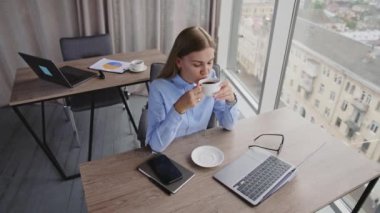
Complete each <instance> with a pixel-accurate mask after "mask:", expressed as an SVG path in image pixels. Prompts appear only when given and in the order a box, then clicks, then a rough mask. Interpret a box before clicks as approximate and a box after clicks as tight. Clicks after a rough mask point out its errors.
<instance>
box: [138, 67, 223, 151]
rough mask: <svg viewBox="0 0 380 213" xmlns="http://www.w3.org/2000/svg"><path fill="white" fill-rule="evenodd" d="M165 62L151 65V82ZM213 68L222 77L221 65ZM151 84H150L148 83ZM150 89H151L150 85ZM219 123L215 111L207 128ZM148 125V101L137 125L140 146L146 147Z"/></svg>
mask: <svg viewBox="0 0 380 213" xmlns="http://www.w3.org/2000/svg"><path fill="white" fill-rule="evenodd" d="M164 65H165V64H164V63H153V64H152V65H151V66H150V79H149V83H151V82H152V81H153V80H154V79H156V78H157V76H158V75H159V74H160V72H161V70H162V69H163V68H164ZM213 69H214V70H215V72H216V76H217V77H218V79H220V66H219V65H218V64H214V66H213ZM148 85H149V84H148ZM147 88H148V91H149V87H147ZM217 125H218V121H217V119H216V116H215V113H212V114H211V117H210V121H209V123H208V125H207V129H210V128H213V127H216V126H217ZM147 127H148V103H146V105H145V106H144V107H143V108H142V111H141V116H140V121H139V125H138V127H137V139H138V140H139V141H140V146H141V147H145V146H146V143H145V140H146V129H147Z"/></svg>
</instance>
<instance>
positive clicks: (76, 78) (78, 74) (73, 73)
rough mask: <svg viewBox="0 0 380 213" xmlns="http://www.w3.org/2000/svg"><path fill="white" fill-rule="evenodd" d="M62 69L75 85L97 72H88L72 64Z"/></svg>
mask: <svg viewBox="0 0 380 213" xmlns="http://www.w3.org/2000/svg"><path fill="white" fill-rule="evenodd" d="M60 70H61V72H62V73H63V74H64V75H65V77H66V79H67V80H68V81H69V82H70V83H71V84H72V85H75V84H77V83H79V82H81V81H83V80H85V79H87V78H90V77H92V76H94V75H95V73H92V72H87V71H84V70H81V69H77V68H74V67H70V66H64V67H61V68H60Z"/></svg>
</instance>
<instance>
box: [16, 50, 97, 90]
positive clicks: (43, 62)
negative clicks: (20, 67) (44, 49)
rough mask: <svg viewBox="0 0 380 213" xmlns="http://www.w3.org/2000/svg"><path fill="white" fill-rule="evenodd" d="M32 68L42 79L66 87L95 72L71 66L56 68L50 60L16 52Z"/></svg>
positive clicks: (81, 80)
mask: <svg viewBox="0 0 380 213" xmlns="http://www.w3.org/2000/svg"><path fill="white" fill-rule="evenodd" d="M18 54H19V55H20V56H21V57H22V58H23V59H24V60H25V62H26V63H27V64H28V65H29V66H30V68H32V70H33V71H34V72H35V73H36V74H37V75H38V77H40V78H41V79H43V80H46V81H50V82H54V83H57V84H60V85H63V86H66V87H74V86H76V85H77V84H79V83H82V82H84V81H86V80H88V79H90V78H91V77H94V76H96V73H93V72H89V71H84V70H81V69H77V68H75V67H71V66H64V67H61V68H58V67H57V66H56V65H55V64H54V63H53V62H52V61H51V60H48V59H44V58H39V57H36V56H32V55H28V54H25V53H21V52H19V53H18Z"/></svg>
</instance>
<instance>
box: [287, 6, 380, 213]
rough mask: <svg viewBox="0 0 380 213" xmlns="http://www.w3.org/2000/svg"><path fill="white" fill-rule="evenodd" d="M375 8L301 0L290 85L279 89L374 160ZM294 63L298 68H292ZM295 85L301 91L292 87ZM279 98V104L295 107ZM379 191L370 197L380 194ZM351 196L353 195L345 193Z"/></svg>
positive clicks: (379, 117)
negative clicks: (295, 69)
mask: <svg viewBox="0 0 380 213" xmlns="http://www.w3.org/2000/svg"><path fill="white" fill-rule="evenodd" d="M379 10H380V4H379V2H378V1H300V4H299V8H298V14H297V18H296V23H295V28H294V33H293V38H292V43H291V47H290V51H289V57H288V61H287V67H286V69H285V70H286V71H285V75H284V81H285V82H286V81H287V79H294V80H293V82H292V84H293V88H290V87H289V84H285V83H283V84H282V89H281V94H282V95H283V96H284V97H289V98H290V100H289V103H298V105H299V106H303V107H304V108H305V111H307V113H306V114H305V119H306V120H308V121H314V122H315V123H316V124H317V125H319V126H323V127H324V128H325V129H326V130H327V131H328V132H329V133H330V134H331V135H333V136H334V137H336V138H338V139H339V140H341V141H342V142H343V143H346V144H347V145H350V146H351V147H352V148H353V149H356V150H357V151H358V152H360V153H362V154H363V155H365V156H366V157H368V158H370V159H373V160H374V161H376V162H377V161H378V159H380V133H379V130H378V128H379V123H378V122H377V121H380V102H379V101H380V78H379V72H380V70H379V64H380V42H379V41H380V33H379V32H380V16H379ZM303 58H306V60H301V59H303ZM295 67H297V70H302V72H301V73H300V72H295V71H294V70H293V69H294V68H295ZM305 85H307V86H305ZM298 86H300V87H301V91H297V90H295V89H294V88H298ZM282 99H283V97H281V98H280V103H279V107H288V108H290V109H292V110H294V106H293V105H289V104H287V103H286V102H282V101H281V100H282ZM297 112H298V111H297ZM376 187H379V186H376ZM379 188H380V187H379ZM379 191H380V190H379ZM378 194H379V195H374V197H375V198H376V197H377V198H380V193H378ZM350 199H353V200H357V197H355V196H354V195H352V196H351V195H348V196H346V197H345V200H350ZM352 203H355V201H354V202H352ZM373 208H375V207H373ZM369 212H374V209H371V211H369Z"/></svg>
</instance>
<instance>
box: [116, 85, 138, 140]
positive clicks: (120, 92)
mask: <svg viewBox="0 0 380 213" xmlns="http://www.w3.org/2000/svg"><path fill="white" fill-rule="evenodd" d="M119 94H120V97H121V99H122V100H123V103H124V106H125V109H126V110H127V113H128V116H129V120H130V121H131V123H132V126H133V128H134V129H135V132H136V134H137V126H136V123H135V120H133V117H132V113H131V110H130V109H129V106H128V103H127V99H126V98H125V96H124V93H123V90H122V89H121V88H119Z"/></svg>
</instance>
